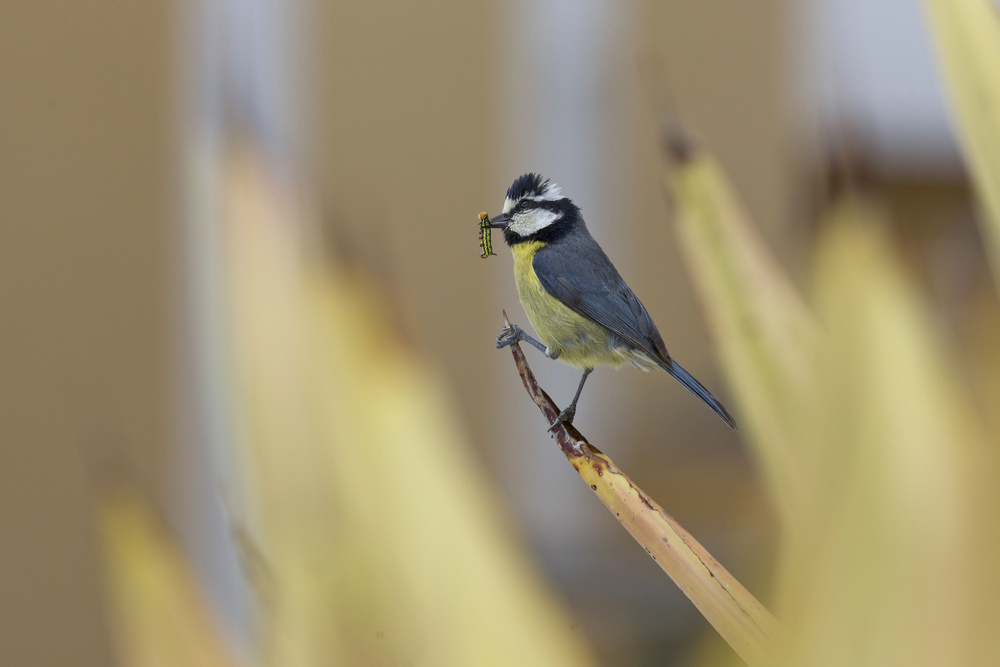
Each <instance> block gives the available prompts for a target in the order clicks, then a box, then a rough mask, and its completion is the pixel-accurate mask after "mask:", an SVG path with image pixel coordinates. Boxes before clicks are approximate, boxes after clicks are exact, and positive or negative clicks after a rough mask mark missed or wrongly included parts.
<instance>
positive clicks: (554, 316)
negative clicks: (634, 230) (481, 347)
mask: <svg viewBox="0 0 1000 667" xmlns="http://www.w3.org/2000/svg"><path fill="white" fill-rule="evenodd" d="M488 226H489V227H490V228H493V229H502V230H503V237H504V241H506V243H507V245H508V246H510V249H511V252H512V253H513V255H514V281H515V283H516V284H517V293H518V296H519V297H520V299H521V305H522V306H524V312H525V313H527V315H528V320H529V321H530V322H531V326H533V327H534V329H535V331H536V332H537V333H538V336H539V338H541V341H542V342H539V341H537V340H535V339H534V338H532V337H531V336H529V335H528V334H527V333H525V332H524V330H523V329H521V328H520V327H518V326H517V325H512V326H511V328H510V329H505V330H504V331H503V332H502V333H501V334H500V335H499V336H497V348H498V349H499V348H503V347H506V346H508V345H511V344H513V343H515V342H519V341H524V342H526V343H529V344H530V345H533V346H534V347H536V348H538V349H539V350H541V351H542V352H543V353H544V354H545V356H547V357H548V358H550V359H559V360H560V361H563V362H565V363H567V364H569V365H571V366H575V367H576V368H579V369H581V370H582V371H583V377H581V378H580V384H579V386H578V387H577V389H576V394H575V395H574V396H573V401H572V402H571V403H570V404H569V406H567V407H566V408H565V409H564V410H563V411H562V412H561V413H559V416H558V418H557V419H556V422H555V423H554V424H553V425H552V427H551V428H555V427H556V426H557V425H559V424H561V423H571V422H572V421H573V417H574V416H575V414H576V404H577V401H578V400H579V399H580V393H581V392H582V391H583V385H584V383H586V381H587V377H588V376H589V375H590V373H591V372H592V371H593V370H594V368H595V367H597V366H612V367H614V368H621V367H622V366H626V365H631V366H636V367H638V368H640V369H642V370H644V371H648V370H650V369H652V368H662V369H663V370H665V371H666V372H668V373H670V374H671V375H672V376H674V377H675V378H676V379H677V380H678V381H679V382H680V383H681V384H683V385H684V386H685V387H687V388H688V389H689V390H690V391H691V393H693V394H694V395H695V396H697V397H698V398H700V399H701V400H702V401H703V402H704V403H705V404H706V405H707V406H708V407H710V408H712V410H714V411H715V413H716V414H717V415H719V417H721V418H722V420H723V421H725V422H726V423H727V424H729V425H730V426H731V427H733V428H736V421H735V420H734V419H733V417H732V415H730V414H729V411H728V410H726V408H725V407H724V406H723V405H722V403H720V402H719V401H718V399H716V398H715V397H714V396H712V394H711V393H710V392H709V391H708V390H707V389H705V387H704V386H702V384H701V383H700V382H698V380H696V379H695V378H694V377H693V376H692V375H691V374H690V373H688V372H687V371H686V370H684V369H683V368H682V367H681V365H680V364H678V363H677V362H676V361H674V360H673V359H672V358H671V356H670V354H669V353H668V352H667V347H666V345H664V343H663V338H662V337H661V336H660V332H659V331H658V330H657V329H656V325H655V324H653V320H652V319H651V318H650V317H649V313H647V312H646V308H645V307H644V306H643V305H642V302H641V301H639V299H638V298H637V297H636V296H635V294H633V293H632V290H631V289H630V288H629V286H628V285H627V284H626V283H625V281H624V280H623V279H622V277H621V275H619V273H618V270H617V269H615V266H614V264H612V263H611V260H610V259H608V256H607V255H606V254H604V251H603V250H602V249H601V246H599V245H598V244H597V241H595V240H594V237H592V236H591V235H590V232H589V231H587V225H586V224H585V223H584V221H583V216H582V215H581V214H580V208H579V207H578V206H577V205H576V204H574V203H573V201H572V200H571V199H569V198H568V197H564V196H563V194H562V192H561V191H560V189H559V186H557V185H556V184H555V183H552V182H550V181H549V180H547V179H543V178H542V177H541V176H539V175H538V174H524V175H523V176H521V177H519V178H518V179H517V180H515V181H514V183H513V185H511V186H510V188H509V189H508V190H507V198H506V200H505V201H504V205H503V213H502V214H501V215H498V216H497V217H495V218H493V219H492V220H490V221H489V225H488Z"/></svg>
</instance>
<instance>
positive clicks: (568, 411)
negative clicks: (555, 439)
mask: <svg viewBox="0 0 1000 667" xmlns="http://www.w3.org/2000/svg"><path fill="white" fill-rule="evenodd" d="M575 416H576V406H575V405H571V406H569V407H568V408H564V409H563V411H562V412H560V413H559V416H558V417H556V420H555V421H554V422H552V426H550V427H549V430H550V431H553V430H555V428H556V427H557V426H559V425H560V424H572V423H573V417H575Z"/></svg>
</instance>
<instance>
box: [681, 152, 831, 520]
mask: <svg viewBox="0 0 1000 667" xmlns="http://www.w3.org/2000/svg"><path fill="white" fill-rule="evenodd" d="M685 141H687V140H686V139H680V138H677V139H675V140H674V145H675V146H677V147H678V148H679V149H680V153H681V154H682V155H683V158H682V160H681V161H680V164H679V165H678V167H677V168H676V169H673V170H671V171H670V172H669V175H668V179H667V187H668V188H669V189H670V191H671V192H672V194H673V197H674V201H675V202H676V205H677V224H678V229H679V231H680V234H681V240H682V243H683V247H684V250H685V256H686V258H687V260H688V265H689V268H690V270H691V272H692V273H693V274H694V277H695V284H696V285H697V287H698V289H699V292H700V295H701V297H702V300H703V301H705V302H706V303H707V304H708V309H707V310H708V317H709V319H710V320H711V324H712V326H713V329H714V330H715V332H716V340H717V342H718V346H719V354H720V355H721V357H722V360H723V363H724V364H725V366H726V368H727V370H728V371H729V380H730V382H731V383H732V384H733V386H734V391H735V392H736V393H737V395H738V396H739V398H740V401H741V405H742V408H743V409H742V410H741V412H740V414H739V417H738V419H739V421H740V425H741V429H743V432H745V433H748V434H749V435H750V436H751V438H750V442H751V443H752V445H753V446H754V447H755V453H756V455H757V458H758V460H759V461H760V463H761V467H762V470H763V472H764V474H765V476H766V478H767V487H768V489H769V490H770V491H771V493H772V497H773V498H774V500H775V503H776V504H777V506H778V508H779V509H780V510H781V511H782V512H783V513H785V514H787V513H788V512H790V511H792V507H793V505H794V503H795V499H796V498H797V497H799V496H801V494H802V492H803V490H802V488H801V487H802V486H803V485H806V486H807V485H809V483H810V479H809V478H810V476H811V474H812V472H811V467H812V466H813V461H811V457H812V451H811V450H812V449H813V445H812V444H811V437H812V435H813V434H812V432H811V430H810V425H809V424H808V423H807V420H808V415H809V411H810V405H811V404H812V403H813V402H815V401H816V400H817V398H816V396H815V390H816V384H815V376H814V374H813V371H814V368H815V356H816V351H817V346H818V344H819V333H818V329H817V327H816V323H815V322H814V320H813V317H812V315H811V314H810V313H809V312H808V311H807V309H806V308H805V306H804V305H803V303H802V300H801V299H800V297H799V296H798V294H796V293H795V291H794V289H793V288H792V287H791V284H790V282H789V281H788V279H787V278H786V277H785V276H784V275H783V274H782V272H781V270H780V269H779V268H778V267H777V265H776V264H775V263H774V261H773V260H772V259H771V257H770V255H769V254H768V252H767V250H766V249H765V248H764V245H763V244H762V243H761V241H760V239H759V238H758V237H757V236H756V234H755V233H754V230H753V229H752V228H751V227H750V225H749V223H748V221H747V219H746V214H745V213H744V212H743V210H742V209H741V207H740V204H739V202H738V201H737V199H736V197H735V195H734V194H733V192H732V190H731V188H730V186H729V184H728V183H727V181H726V178H725V176H724V175H723V173H722V171H721V169H720V168H719V166H718V164H716V162H715V160H714V159H713V158H712V157H711V156H710V155H708V154H707V153H706V152H704V151H701V150H698V149H696V148H693V147H681V146H680V145H679V144H678V142H685Z"/></svg>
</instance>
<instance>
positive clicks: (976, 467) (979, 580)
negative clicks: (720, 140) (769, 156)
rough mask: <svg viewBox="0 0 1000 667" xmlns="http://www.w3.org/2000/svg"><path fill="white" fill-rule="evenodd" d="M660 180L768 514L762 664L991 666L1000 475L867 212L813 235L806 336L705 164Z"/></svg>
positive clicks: (687, 162) (998, 647)
mask: <svg viewBox="0 0 1000 667" xmlns="http://www.w3.org/2000/svg"><path fill="white" fill-rule="evenodd" d="M669 182H670V184H671V186H672V188H673V195H674V197H675V200H676V201H677V202H678V207H679V217H680V221H681V227H680V231H681V233H682V236H683V238H684V241H685V248H686V250H687V252H688V255H689V259H690V260H691V265H692V268H693V273H694V276H695V279H696V281H697V282H698V284H699V288H700V290H701V293H702V295H703V298H704V303H705V306H706V308H707V310H708V313H709V320H710V321H711V323H712V325H713V328H714V331H715V336H716V339H717V340H718V343H719V347H720V350H721V353H722V357H723V361H724V366H725V369H726V371H727V373H728V375H729V377H730V381H731V385H732V386H733V388H734V391H735V393H736V397H737V400H738V410H737V414H738V415H739V416H740V418H741V419H742V420H743V421H744V423H749V424H750V425H751V428H749V429H747V431H748V432H749V435H750V437H751V439H752V441H753V443H754V448H753V451H754V452H756V453H757V455H758V457H759V458H760V461H761V463H762V467H763V468H764V469H765V471H767V472H768V482H769V483H770V484H772V485H775V487H776V488H774V489H773V490H774V491H775V497H776V498H777V499H778V501H779V503H780V506H781V507H782V509H783V518H784V531H783V537H784V542H783V545H782V548H781V550H780V558H779V567H778V570H777V572H776V586H777V589H776V597H777V604H776V613H777V616H778V619H779V621H781V622H782V624H783V631H782V633H781V637H783V638H784V643H783V645H782V648H781V655H780V656H775V657H774V660H773V664H787V665H803V664H809V665H830V666H831V667H832V666H834V665H837V666H839V665H848V664H849V665H872V666H875V665H880V666H882V665H928V666H929V665H944V664H947V665H978V664H983V665H985V664H991V662H992V661H995V657H996V656H997V655H1000V638H998V636H997V633H996V632H995V630H991V629H990V628H991V627H992V628H995V627H996V625H997V623H1000V596H998V594H997V593H998V591H1000V571H998V568H996V566H995V553H996V547H997V545H1000V527H998V525H997V524H996V522H994V521H991V520H990V519H989V518H988V517H991V516H995V515H996V514H997V513H998V512H1000V494H998V489H1000V467H998V465H997V463H998V461H997V456H996V452H995V450H993V449H992V448H991V447H989V446H988V444H989V443H988V442H987V437H986V435H985V434H986V432H987V430H986V427H985V425H984V424H983V423H982V422H981V419H980V417H979V415H978V413H977V412H976V410H975V409H974V408H973V401H972V399H971V397H970V396H969V395H968V392H967V390H966V388H965V387H964V386H963V385H962V383H961V381H960V374H959V373H957V372H956V367H955V362H954V360H953V358H952V355H951V354H950V353H949V351H948V350H947V349H946V348H945V346H944V345H943V344H942V342H941V341H940V339H939V336H938V335H937V330H936V328H935V326H934V320H933V319H932V317H931V315H930V311H929V307H928V305H927V304H926V303H925V302H924V299H923V298H922V297H921V294H920V292H919V291H918V289H917V287H916V284H915V282H914V281H913V280H912V279H911V278H910V277H909V276H908V275H907V273H906V271H905V270H904V269H903V267H902V264H901V262H900V261H899V260H898V259H897V257H896V253H895V251H894V249H893V247H892V244H891V243H890V242H889V240H888V238H887V235H886V233H885V228H886V221H885V220H884V218H883V215H882V213H881V212H880V211H879V210H878V208H876V207H874V206H872V205H867V204H863V203H859V202H858V201H855V200H853V199H847V200H845V201H843V202H841V203H839V204H838V205H837V206H835V207H834V208H833V210H832V212H831V214H830V215H829V216H828V219H827V220H826V221H825V224H824V229H825V230H826V231H825V234H824V235H823V237H822V239H821V241H820V244H819V252H818V259H817V262H816V268H815V294H814V298H813V303H812V306H813V309H814V312H815V313H816V319H817V320H818V322H820V327H821V329H820V330H821V331H822V334H818V333H817V328H816V325H815V324H814V323H813V317H812V316H810V315H808V314H806V312H805V311H804V309H803V307H802V305H801V302H800V300H799V299H797V298H796V297H795V296H794V295H793V294H792V293H791V291H790V289H789V287H788V285H789V281H788V280H787V279H786V278H785V277H783V276H782V274H781V270H780V269H779V268H778V267H777V265H776V264H775V263H774V262H773V261H771V260H770V259H768V258H767V257H766V255H765V254H764V253H763V252H762V251H761V245H760V241H759V240H758V239H757V238H756V236H755V233H754V230H753V229H752V227H751V226H750V225H749V223H748V221H747V219H746V217H745V216H744V215H742V213H741V212H740V209H739V207H738V206H737V205H736V204H735V203H734V199H733V196H732V194H731V190H730V188H729V187H728V185H727V184H726V183H725V180H724V177H723V176H722V174H721V172H720V171H719V170H718V169H717V168H716V167H715V166H714V164H713V163H712V160H711V158H710V157H708V156H706V155H705V154H704V153H702V152H700V151H698V150H695V152H694V153H693V154H685V156H684V159H683V160H682V162H681V164H680V165H679V166H678V167H677V170H676V173H675V174H674V175H673V176H672V178H670V181H669ZM977 517H979V518H977Z"/></svg>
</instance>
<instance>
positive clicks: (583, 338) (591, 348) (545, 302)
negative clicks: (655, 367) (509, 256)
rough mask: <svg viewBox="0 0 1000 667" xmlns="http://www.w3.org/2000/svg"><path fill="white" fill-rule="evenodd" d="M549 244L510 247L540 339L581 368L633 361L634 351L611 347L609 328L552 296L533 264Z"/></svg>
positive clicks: (517, 281) (526, 308) (516, 277)
mask: <svg viewBox="0 0 1000 667" xmlns="http://www.w3.org/2000/svg"><path fill="white" fill-rule="evenodd" d="M545 246H546V244H545V243H544V242H542V241H529V242H526V243H518V244H515V245H513V246H511V252H513V254H514V282H515V284H516V285H517V294H518V297H519V298H520V299H521V305H522V306H523V307H524V312H525V314H527V316H528V320H529V321H530V322H531V326H532V327H533V328H534V329H535V331H536V332H537V333H538V336H539V338H540V339H541V342H542V343H544V344H545V345H546V346H547V347H548V348H549V350H550V351H552V352H558V353H559V360H560V361H564V362H566V363H567V364H570V365H571V366H576V367H578V368H594V367H595V366H616V367H617V366H622V365H624V364H627V363H631V362H632V360H631V356H632V355H631V353H630V352H629V351H628V350H626V349H624V348H621V347H616V348H612V347H611V340H610V336H609V335H608V331H607V329H605V328H604V327H602V326H600V325H599V324H596V323H594V322H591V321H590V320H588V319H587V318H585V317H583V316H581V315H577V314H576V313H575V312H573V311H572V310H570V309H569V308H568V307H567V306H565V305H563V303H562V302H561V301H559V300H558V299H556V298H555V297H553V296H552V295H551V294H549V293H548V292H547V291H545V287H544V286H543V285H542V283H541V282H539V280H538V276H536V275H535V269H534V267H533V266H532V265H531V261H532V259H534V257H535V253H536V252H538V251H539V250H540V249H541V248H544V247H545Z"/></svg>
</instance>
